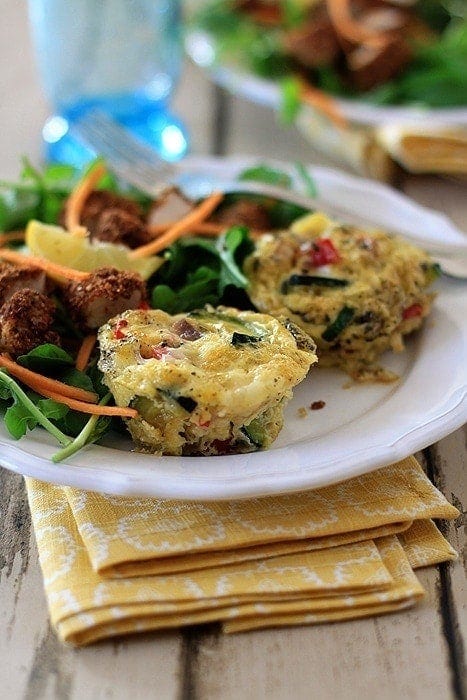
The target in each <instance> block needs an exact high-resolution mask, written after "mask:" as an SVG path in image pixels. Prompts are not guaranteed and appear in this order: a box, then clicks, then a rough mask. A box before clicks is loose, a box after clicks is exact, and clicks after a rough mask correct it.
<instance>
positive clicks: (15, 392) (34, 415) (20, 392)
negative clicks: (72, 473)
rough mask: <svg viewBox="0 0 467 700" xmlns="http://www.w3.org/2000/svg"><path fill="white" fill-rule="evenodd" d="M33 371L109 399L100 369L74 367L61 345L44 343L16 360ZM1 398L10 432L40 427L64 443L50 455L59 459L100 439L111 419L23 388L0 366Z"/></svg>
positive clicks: (15, 433)
mask: <svg viewBox="0 0 467 700" xmlns="http://www.w3.org/2000/svg"><path fill="white" fill-rule="evenodd" d="M20 361H21V364H22V365H23V366H24V367H27V368H29V369H31V370H32V371H34V372H38V373H41V374H44V375H45V376H53V377H55V378H56V379H58V380H59V381H61V382H64V383H65V384H68V385H69V386H75V387H80V388H82V389H86V390H88V391H93V392H96V393H97V394H98V395H99V396H100V397H101V400H100V403H101V404H106V403H108V402H109V400H110V399H111V395H110V394H109V393H108V389H107V388H106V387H104V386H103V384H102V381H101V380H102V373H101V372H100V371H99V370H98V369H97V366H96V364H95V363H94V364H92V365H91V367H90V368H89V370H88V373H85V372H80V371H79V370H77V369H75V367H74V361H73V359H72V358H71V356H70V355H69V354H68V353H67V352H65V351H64V350H62V348H59V347H57V346H56V345H52V344H50V343H46V344H44V345H40V346H38V347H37V348H35V349H34V350H31V352H29V353H27V354H26V355H21V356H20V357H18V362H20ZM0 401H1V402H2V408H3V410H4V416H3V420H4V423H5V427H6V429H7V430H8V432H9V433H10V435H11V436H12V437H13V438H15V439H16V440H19V439H20V438H22V437H23V436H24V435H25V434H26V433H27V432H28V431H29V430H33V429H34V428H36V427H37V426H41V427H43V428H44V429H45V430H47V431H48V432H49V433H50V434H51V435H53V437H54V438H55V439H56V440H57V441H58V442H59V444H60V445H62V446H63V448H64V449H63V450H60V451H59V452H58V453H57V454H56V455H54V457H53V458H52V459H53V460H54V461H59V460H62V459H65V458H66V457H69V456H70V455H72V454H74V453H75V452H77V451H78V450H79V449H81V448H82V447H83V446H84V445H87V444H89V443H91V442H96V441H97V440H99V439H100V438H101V437H102V436H103V435H104V434H105V433H106V432H108V430H110V428H111V426H112V425H114V423H115V422H114V421H113V420H112V419H111V418H109V417H108V416H91V417H89V415H88V414H85V413H81V412H79V411H74V410H72V409H70V408H69V407H68V406H65V405H64V404H61V403H59V402H57V401H53V400H52V399H47V398H43V397H41V396H40V395H39V394H37V393H36V392H34V391H31V390H29V389H27V388H23V387H22V386H21V383H20V382H18V381H16V380H15V379H13V378H12V377H11V376H10V375H9V374H8V372H7V371H6V370H0Z"/></svg>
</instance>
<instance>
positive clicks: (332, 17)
mask: <svg viewBox="0 0 467 700" xmlns="http://www.w3.org/2000/svg"><path fill="white" fill-rule="evenodd" d="M465 15H466V5H465V3H463V2H458V1H457V0H419V1H418V2H411V1H410V0H408V1H404V2H402V1H400V0H345V1H344V0H276V1H274V0H212V1H211V2H207V3H204V4H203V6H202V8H201V9H199V10H198V11H197V12H195V14H194V18H193V20H192V26H195V27H196V28H197V29H201V30H203V31H206V32H208V33H209V35H210V36H212V37H213V38H214V41H215V47H216V53H217V57H216V60H217V61H218V62H220V63H226V62H229V61H234V62H235V63H236V64H237V65H242V66H244V67H245V68H246V69H247V70H248V71H250V72H251V73H252V74H254V75H256V76H259V77H261V78H266V79H269V80H272V81H275V82H278V83H279V84H280V86H281V90H282V97H283V112H284V115H285V117H286V118H287V119H289V120H290V119H292V118H293V117H294V115H295V113H296V111H297V110H298V108H299V104H300V100H302V99H305V100H310V101H314V102H315V103H316V104H319V102H320V101H321V105H322V98H320V97H319V96H318V95H317V94H316V93H315V92H314V91H316V90H317V91H322V92H323V93H325V94H326V95H332V96H336V97H345V98H350V99H358V100H364V101H366V102H370V103H372V104H374V105H404V106H415V107H420V106H422V107H427V108H447V107H456V106H463V105H466V104H467V85H466V81H465V71H466V68H467V21H466V17H465Z"/></svg>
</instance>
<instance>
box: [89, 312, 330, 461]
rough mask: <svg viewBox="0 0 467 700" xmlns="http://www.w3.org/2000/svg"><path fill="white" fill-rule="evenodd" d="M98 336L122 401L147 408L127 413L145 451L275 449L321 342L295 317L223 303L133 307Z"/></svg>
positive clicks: (103, 364) (102, 363)
mask: <svg viewBox="0 0 467 700" xmlns="http://www.w3.org/2000/svg"><path fill="white" fill-rule="evenodd" d="M99 343H100V360H99V367H100V369H101V370H102V372H103V373H104V382H105V384H106V385H107V386H108V387H109V389H110V391H111V392H112V394H113V396H114V398H115V402H116V404H117V405H119V406H132V407H134V408H136V409H137V411H138V413H139V416H138V417H137V418H134V419H130V420H128V428H129V430H130V432H131V435H132V437H133V440H134V442H135V444H136V447H137V449H139V450H141V451H144V452H151V453H155V454H164V455H216V454H232V453H237V452H252V451H255V450H258V449H264V448H267V447H268V446H269V445H270V444H271V443H272V442H273V441H274V440H275V438H276V437H277V435H278V433H279V431H280V429H281V427H282V424H283V415H282V414H283V408H284V406H285V404H286V403H287V402H288V400H289V399H290V398H291V396H292V389H293V387H294V386H295V385H296V384H298V383H299V382H301V381H302V380H303V379H304V378H305V377H306V375H307V373H308V370H309V369H310V366H311V365H313V364H314V363H315V362H316V361H317V357H316V353H315V351H316V345H315V343H314V342H313V341H312V340H311V339H310V338H309V337H308V336H307V335H306V334H305V333H304V332H303V331H302V330H301V329H300V328H298V327H297V326H296V325H295V324H293V323H291V322H290V321H288V320H287V319H277V318H273V317H272V316H269V315H265V314H259V313H256V312H254V311H238V310H237V309H231V308H225V307H219V308H218V309H214V308H212V307H206V308H205V309H202V310H199V311H193V312H191V313H188V314H178V315H176V316H170V315H169V314H167V313H165V312H164V311H160V310H147V311H146V310H137V311H126V312H125V313H123V314H121V315H119V316H116V317H115V318H113V319H111V320H110V321H109V322H108V323H107V324H105V325H104V326H103V327H102V328H101V329H100V331H99Z"/></svg>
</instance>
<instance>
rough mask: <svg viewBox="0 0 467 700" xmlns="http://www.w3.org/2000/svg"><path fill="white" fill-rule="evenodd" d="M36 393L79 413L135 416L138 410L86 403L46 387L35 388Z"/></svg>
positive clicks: (123, 416) (124, 416)
mask: <svg viewBox="0 0 467 700" xmlns="http://www.w3.org/2000/svg"><path fill="white" fill-rule="evenodd" d="M37 393H38V394H42V396H46V397H47V398H48V399H53V400H54V401H57V403H63V404H65V406H68V407H69V408H72V409H73V410H74V411H81V413H92V414H93V415H95V416H121V417H122V418H137V416H138V411H137V410H136V409H134V408H123V407H121V406H102V405H100V404H95V403H86V402H85V401H78V400H77V399H71V398H70V397H69V396H63V394H58V393H56V392H55V391H49V390H48V389H41V390H40V391H39V390H37Z"/></svg>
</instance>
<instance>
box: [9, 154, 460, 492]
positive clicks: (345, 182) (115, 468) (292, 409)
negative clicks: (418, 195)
mask: <svg viewBox="0 0 467 700" xmlns="http://www.w3.org/2000/svg"><path fill="white" fill-rule="evenodd" d="M252 162H253V161H252V160H251V159H250V160H249V161H245V160H241V159H235V160H233V159H230V160H224V159H199V158H198V159H191V160H190V159H188V160H187V161H186V163H185V164H184V166H183V167H184V169H185V170H186V173H187V175H188V178H190V177H192V176H193V173H195V172H197V173H199V172H201V173H203V177H204V178H205V179H206V182H207V183H208V182H209V181H211V182H213V181H214V182H215V181H218V180H219V179H220V180H222V179H223V178H227V179H229V178H232V177H234V176H235V175H236V174H237V173H238V172H239V171H241V170H242V169H243V167H245V165H251V164H252ZM276 165H277V164H276ZM289 167H290V166H289ZM310 174H311V175H312V177H313V178H314V179H315V181H316V184H317V187H318V191H319V193H320V196H321V197H322V198H323V199H326V200H327V201H330V202H332V199H333V196H334V197H336V198H337V199H338V201H339V202H345V203H348V204H350V203H353V207H354V210H355V212H356V213H357V214H358V213H359V214H360V215H361V216H364V215H365V214H366V212H367V211H368V200H369V198H370V199H371V202H372V205H371V222H372V223H378V222H379V223H380V224H381V225H386V226H387V225H388V222H389V225H390V222H391V221H396V222H399V226H398V227H397V228H399V229H400V228H401V227H402V228H404V226H405V228H407V229H408V231H409V233H412V234H413V235H415V234H416V231H417V229H419V230H422V231H424V232H425V233H426V235H428V236H429V237H430V238H431V239H432V240H433V241H435V240H436V236H438V240H439V238H440V237H441V238H442V237H447V238H448V240H450V241H451V242H453V243H459V242H460V241H461V240H462V239H463V234H462V232H460V231H458V230H456V229H455V227H454V226H453V224H452V223H451V222H449V220H448V219H446V217H444V216H441V215H439V214H437V213H436V212H432V211H431V210H427V209H425V208H423V207H420V206H418V205H416V204H415V203H414V202H412V201H411V200H409V199H408V198H407V197H404V196H403V195H401V194H399V193H396V192H394V191H393V190H391V189H389V188H388V187H385V186H383V185H381V184H378V183H373V182H370V181H367V180H363V179H361V178H356V177H351V176H349V175H344V174H343V173H339V172H337V171H332V170H328V169H324V168H310ZM365 193H366V196H365ZM402 222H403V223H402ZM465 291H466V287H465V283H461V282H456V281H454V280H448V279H445V278H443V279H442V280H440V281H439V282H438V297H437V300H436V303H435V308H434V311H433V314H432V315H431V316H430V318H429V320H428V322H427V323H426V325H425V327H424V329H423V330H422V331H421V332H420V333H418V334H416V335H415V336H414V337H412V338H411V339H410V341H409V343H408V347H407V351H406V352H405V353H403V354H401V355H388V356H387V357H384V358H383V363H384V365H385V366H386V367H388V368H390V369H392V370H394V371H396V372H397V373H398V374H399V376H400V380H399V381H398V382H397V383H394V384H390V385H352V386H348V387H347V388H345V387H346V385H348V384H349V381H348V378H347V377H346V375H345V374H343V373H342V372H340V371H338V370H313V371H312V372H311V374H310V376H309V378H308V379H307V380H306V381H305V382H303V383H302V384H301V385H300V386H299V387H297V390H296V391H295V394H294V398H293V401H292V402H291V403H290V404H289V406H288V408H287V409H286V417H285V426H284V428H283V430H282V432H281V434H280V435H279V438H278V440H277V441H276V443H275V444H274V446H273V447H272V448H271V449H269V450H268V451H265V452H256V453H253V454H249V455H232V456H226V457H180V458H179V457H154V456H151V455H143V454H138V453H135V452H131V443H130V441H129V440H125V439H124V438H123V437H120V436H112V437H111V438H108V439H107V442H106V445H105V446H104V445H90V446H88V447H86V448H85V449H84V450H82V451H81V452H79V453H78V454H76V455H75V456H74V457H73V458H71V459H70V460H69V461H67V462H65V463H62V464H53V463H52V462H51V461H50V457H51V455H52V454H53V453H54V452H56V450H57V445H56V444H54V441H53V439H52V438H51V437H50V436H49V435H48V434H47V433H46V432H45V431H43V430H40V429H36V430H34V431H33V432H32V433H29V434H28V436H27V437H25V438H23V439H22V440H20V441H18V442H16V441H15V440H13V439H12V438H11V437H10V436H9V435H8V433H7V432H6V430H5V428H4V426H3V424H1V423H0V463H1V464H2V465H3V466H5V467H7V468H9V469H11V470H12V471H15V472H18V473H20V474H25V475H29V476H34V477H36V478H38V479H42V480H44V481H50V482H54V483H59V484H65V485H69V486H75V487H79V488H84V489H90V490H94V491H103V492H107V493H113V494H120V495H145V496H160V497H167V498H183V499H198V500H199V499H201V500H208V499H226V498H248V497H254V496H260V495H265V494H274V493H284V492H287V491H296V490H300V489H310V488H315V487H319V486H324V485H327V484H331V483H333V482H336V481H340V480H343V479H347V478H349V477H352V476H356V475H358V474H362V473H364V472H368V471H371V470H373V469H376V468H378V467H380V466H383V465H385V464H389V463H391V462H393V461H396V460H397V459H400V458H402V457H405V456H407V455H409V454H411V453H413V452H414V451H416V450H419V449H422V448H424V447H426V446H427V445H429V444H432V443H433V442H435V441H436V440H439V439H440V438H442V437H444V436H445V435H447V434H449V433H450V432H452V431H453V430H455V429H456V428H458V427H460V426H461V425H462V424H463V423H464V422H465V421H466V419H467V363H466V362H465V358H466V356H467V297H466V294H465ZM314 401H324V402H325V407H324V408H323V409H322V410H315V411H311V410H310V409H309V406H310V404H311V403H312V402H314ZM302 407H304V408H306V417H304V418H303V417H300V416H299V409H300V408H302Z"/></svg>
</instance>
